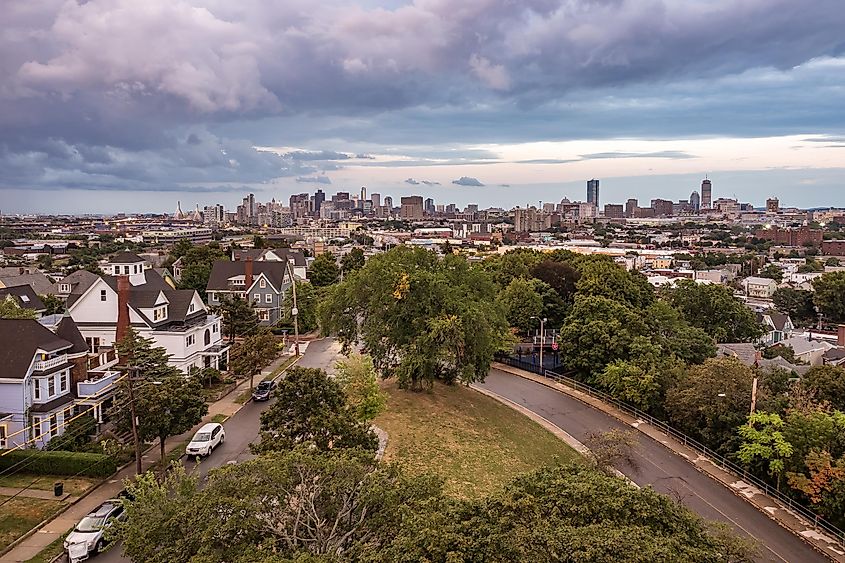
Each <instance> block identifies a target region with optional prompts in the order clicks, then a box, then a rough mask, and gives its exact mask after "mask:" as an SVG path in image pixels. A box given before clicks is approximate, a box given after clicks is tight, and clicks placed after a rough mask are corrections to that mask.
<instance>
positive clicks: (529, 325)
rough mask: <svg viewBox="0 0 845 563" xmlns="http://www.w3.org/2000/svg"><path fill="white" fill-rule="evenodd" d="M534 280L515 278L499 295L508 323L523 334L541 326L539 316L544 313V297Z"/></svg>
mask: <svg viewBox="0 0 845 563" xmlns="http://www.w3.org/2000/svg"><path fill="white" fill-rule="evenodd" d="M534 281H535V280H527V279H524V278H514V279H513V280H511V283H509V284H508V286H507V287H506V288H505V289H503V290H502V292H501V293H500V294H499V297H498V300H499V303H501V306H502V308H503V309H504V311H505V318H506V319H507V320H508V324H509V325H510V326H511V327H513V328H515V329H516V330H517V332H519V333H520V334H522V335H526V334H528V333H529V332H530V331H531V330H533V329H537V328H539V326H540V325H539V322H538V321H537V318H538V317H540V316H541V315H542V313H543V297H542V296H541V295H540V293H539V292H538V291H537V288H536V285H535V283H534Z"/></svg>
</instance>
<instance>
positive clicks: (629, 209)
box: [625, 198, 640, 217]
mask: <svg viewBox="0 0 845 563" xmlns="http://www.w3.org/2000/svg"><path fill="white" fill-rule="evenodd" d="M639 206H640V205H639V202H638V201H637V200H636V199H634V198H631V199H629V200H628V201H627V202H626V203H625V217H636V216H637V208H638V207H639Z"/></svg>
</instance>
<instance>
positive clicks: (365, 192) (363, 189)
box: [360, 186, 367, 202]
mask: <svg viewBox="0 0 845 563" xmlns="http://www.w3.org/2000/svg"><path fill="white" fill-rule="evenodd" d="M360 199H361V201H362V202H363V201H364V200H365V199H367V188H365V187H364V186H361V198H360Z"/></svg>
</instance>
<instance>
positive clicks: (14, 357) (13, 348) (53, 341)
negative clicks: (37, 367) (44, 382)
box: [0, 319, 72, 379]
mask: <svg viewBox="0 0 845 563" xmlns="http://www.w3.org/2000/svg"><path fill="white" fill-rule="evenodd" d="M71 346H72V343H70V342H68V341H67V340H65V339H63V338H61V337H59V336H57V335H55V334H53V333H52V331H50V329H48V328H46V327H44V326H42V325H41V324H40V323H39V322H38V321H36V320H32V319H0V366H3V367H4V368H5V369H4V370H3V377H7V378H11V379H23V378H24V377H26V372H27V370H28V369H29V365H30V364H31V363H32V358H33V356H35V351H36V350H39V349H41V350H44V351H45V352H58V351H60V350H64V349H67V348H70V347H71Z"/></svg>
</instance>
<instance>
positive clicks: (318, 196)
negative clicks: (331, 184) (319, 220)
mask: <svg viewBox="0 0 845 563" xmlns="http://www.w3.org/2000/svg"><path fill="white" fill-rule="evenodd" d="M324 201H326V194H325V193H323V190H317V191H316V192H315V193H314V214H315V215H317V216H319V215H320V208H321V207H322V206H323V202H324Z"/></svg>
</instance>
